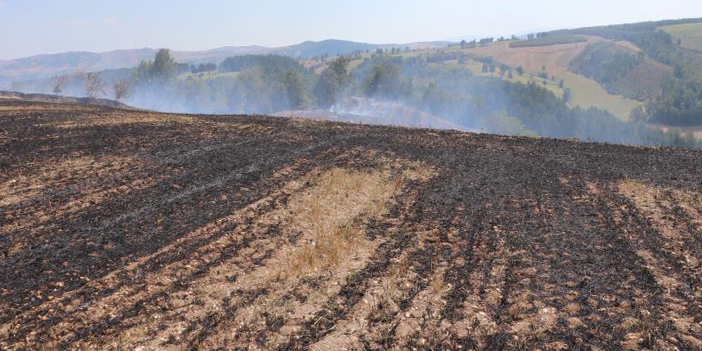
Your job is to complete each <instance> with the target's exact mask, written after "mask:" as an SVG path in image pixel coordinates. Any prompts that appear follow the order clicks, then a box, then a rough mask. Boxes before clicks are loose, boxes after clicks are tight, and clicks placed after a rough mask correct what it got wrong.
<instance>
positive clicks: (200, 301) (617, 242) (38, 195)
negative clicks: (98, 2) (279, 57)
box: [0, 100, 702, 350]
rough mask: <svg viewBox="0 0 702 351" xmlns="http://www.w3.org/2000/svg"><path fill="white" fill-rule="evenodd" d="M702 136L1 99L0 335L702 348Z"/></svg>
mask: <svg viewBox="0 0 702 351" xmlns="http://www.w3.org/2000/svg"><path fill="white" fill-rule="evenodd" d="M700 260H702V153H700V151H691V150H668V149H655V148H640V147H626V146H617V145H605V144H592V143H578V142H574V141H564V140H554V139H538V138H516V137H502V136H495V135H482V134H468V133H460V132H452V131H432V130H422V129H407V128H395V127H383V126H367V125H357V124H341V123H331V122H322V121H314V120H304V119H287V118H272V117H250V116H195V115H173V114H160V113H154V112H147V111H138V110H122V109H113V108H109V107H96V106H84V105H67V104H51V103H40V102H26V101H19V100H13V101H5V102H0V349H31V350H37V349H51V350H55V349H108V350H110V349H114V350H118V349H130V350H131V349H137V350H154V349H166V350H169V349H173V350H181V349H236V348H241V349H246V348H248V349H265V350H298V349H311V350H329V349H349V350H350V349H386V348H389V349H463V350H468V349H491V350H492V349H514V350H522V349H533V348H540V349H553V350H560V349H575V350H578V349H580V350H598V349H600V350H601V349H639V348H649V349H666V350H675V349H680V350H693V349H697V350H699V349H702V327H701V325H700V322H702V267H701V266H700Z"/></svg>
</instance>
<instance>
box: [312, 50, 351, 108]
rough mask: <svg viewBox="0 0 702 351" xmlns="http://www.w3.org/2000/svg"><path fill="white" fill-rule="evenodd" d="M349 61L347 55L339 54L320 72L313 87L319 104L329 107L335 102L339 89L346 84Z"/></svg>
mask: <svg viewBox="0 0 702 351" xmlns="http://www.w3.org/2000/svg"><path fill="white" fill-rule="evenodd" d="M350 62H351V60H350V59H349V58H348V57H345V56H340V57H338V58H337V59H336V60H334V61H333V62H332V63H331V64H330V65H329V67H328V68H326V69H325V70H324V71H323V72H322V74H321V75H320V77H319V79H318V80H317V84H316V85H315V87H314V95H315V98H316V99H317V103H318V104H319V105H320V106H322V107H326V108H329V107H331V106H334V104H336V99H337V97H338V96H339V94H340V92H341V90H342V89H343V88H345V87H346V85H348V82H349V74H348V66H349V63H350Z"/></svg>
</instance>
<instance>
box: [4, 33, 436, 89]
mask: <svg viewBox="0 0 702 351" xmlns="http://www.w3.org/2000/svg"><path fill="white" fill-rule="evenodd" d="M406 45H408V46H410V45H411V46H412V47H416V45H415V44H406ZM425 46H426V45H425ZM376 47H379V45H373V44H365V43H356V42H351V41H344V40H325V41H321V42H312V41H307V42H304V43H300V44H296V45H291V46H285V47H279V48H266V47H262V46H243V47H236V46H225V47H221V48H216V49H212V50H205V51H171V54H172V56H173V57H174V58H175V59H176V61H178V62H184V63H202V62H220V61H223V60H224V59H225V58H227V57H231V56H238V55H245V54H277V55H283V56H289V57H293V58H296V59H306V58H311V57H315V56H322V55H324V54H329V55H330V56H336V55H340V54H347V53H351V52H355V51H365V50H371V49H374V48H376ZM155 53H156V50H155V49H150V48H144V49H134V50H115V51H109V52H103V53H92V52H65V53H59V54H50V55H37V56H32V57H26V58H20V59H15V60H8V61H0V84H3V83H5V84H7V83H8V82H10V81H12V80H17V79H33V78H46V77H49V76H52V75H56V74H65V73H71V72H76V71H101V70H106V69H117V68H130V67H134V66H137V65H138V64H139V63H140V62H141V61H143V60H150V59H153V57H154V54H155Z"/></svg>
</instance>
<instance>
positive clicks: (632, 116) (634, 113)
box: [629, 106, 648, 122]
mask: <svg viewBox="0 0 702 351" xmlns="http://www.w3.org/2000/svg"><path fill="white" fill-rule="evenodd" d="M629 120H630V121H632V122H647V121H648V115H647V114H646V111H644V108H643V106H636V107H634V108H633V109H631V112H629Z"/></svg>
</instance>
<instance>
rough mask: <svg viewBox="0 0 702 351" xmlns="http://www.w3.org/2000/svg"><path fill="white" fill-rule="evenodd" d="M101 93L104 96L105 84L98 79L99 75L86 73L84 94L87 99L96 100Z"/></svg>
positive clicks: (100, 78)
mask: <svg viewBox="0 0 702 351" xmlns="http://www.w3.org/2000/svg"><path fill="white" fill-rule="evenodd" d="M100 93H102V95H107V94H105V82H104V81H103V80H102V77H100V73H93V72H90V73H87V74H86V75H85V94H86V95H87V96H88V97H89V98H96V97H98V95H99V94H100Z"/></svg>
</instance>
